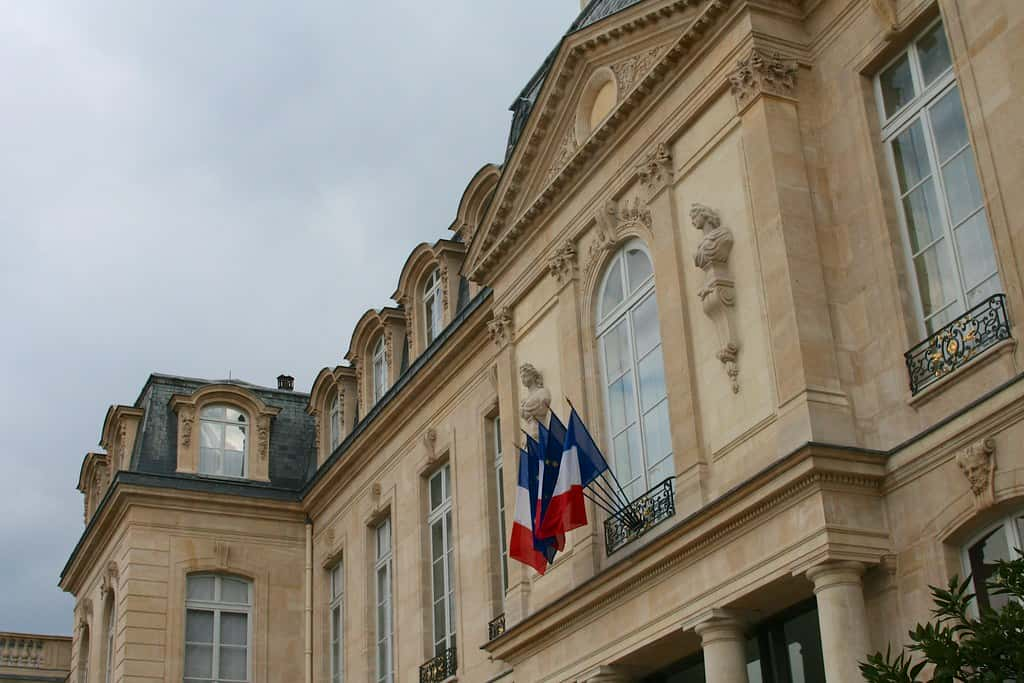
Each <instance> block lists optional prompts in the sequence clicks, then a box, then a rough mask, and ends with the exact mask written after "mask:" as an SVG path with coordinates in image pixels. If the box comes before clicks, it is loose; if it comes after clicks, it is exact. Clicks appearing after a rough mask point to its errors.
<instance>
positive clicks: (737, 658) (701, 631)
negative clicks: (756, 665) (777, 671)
mask: <svg viewBox="0 0 1024 683" xmlns="http://www.w3.org/2000/svg"><path fill="white" fill-rule="evenodd" d="M744 626H745V625H744V622H743V620H741V619H739V618H738V617H737V616H736V615H734V614H732V613H731V612H729V611H727V610H713V611H712V612H711V614H710V615H709V616H708V618H706V619H705V620H704V621H702V622H700V623H699V624H697V625H696V626H695V627H694V630H695V631H696V632H697V635H699V636H700V639H701V646H702V647H703V648H704V677H705V678H706V679H707V681H708V683H712V682H713V683H748V681H747V652H746V640H747V638H746V635H745V634H744ZM829 683H832V679H829Z"/></svg>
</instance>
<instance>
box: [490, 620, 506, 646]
mask: <svg viewBox="0 0 1024 683" xmlns="http://www.w3.org/2000/svg"><path fill="white" fill-rule="evenodd" d="M504 632H505V615H504V614H499V615H498V616H496V617H494V618H493V619H491V620H490V622H488V624H487V640H494V639H495V638H497V637H498V636H500V635H501V634H502V633H504Z"/></svg>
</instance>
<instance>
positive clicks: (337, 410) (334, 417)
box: [327, 390, 342, 452]
mask: <svg viewBox="0 0 1024 683" xmlns="http://www.w3.org/2000/svg"><path fill="white" fill-rule="evenodd" d="M341 424H342V407H341V392H340V391H338V390H335V392H334V398H333V399H331V404H330V407H329V413H328V435H327V436H328V443H330V450H331V452H334V449H335V448H337V447H338V446H339V445H340V444H341Z"/></svg>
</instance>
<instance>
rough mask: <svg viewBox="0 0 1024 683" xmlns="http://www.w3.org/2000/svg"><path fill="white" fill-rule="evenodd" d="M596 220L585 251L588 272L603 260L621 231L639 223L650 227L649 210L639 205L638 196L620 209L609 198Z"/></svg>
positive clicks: (616, 203) (617, 239)
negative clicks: (586, 251)
mask: <svg viewBox="0 0 1024 683" xmlns="http://www.w3.org/2000/svg"><path fill="white" fill-rule="evenodd" d="M596 221H597V231H596V233H595V235H594V241H593V242H592V243H591V244H590V249H589V251H588V253H587V272H588V273H589V272H591V271H593V270H594V269H595V268H596V267H597V266H598V264H600V262H601V261H602V260H603V258H604V255H605V253H606V252H607V251H608V250H609V249H611V248H612V247H613V246H615V243H616V242H618V241H619V235H620V234H621V233H622V232H624V231H625V230H627V229H629V228H630V227H636V226H641V225H642V226H644V227H646V228H647V229H650V227H651V224H652V220H651V211H650V209H648V208H647V207H645V206H641V204H640V198H639V197H637V198H635V199H634V200H633V203H632V204H630V203H629V202H628V201H627V202H625V204H624V206H623V207H622V208H621V209H620V208H619V204H618V202H616V201H615V200H614V199H609V200H608V201H606V202H605V203H604V208H603V209H602V210H601V211H599V212H598V214H597V217H596Z"/></svg>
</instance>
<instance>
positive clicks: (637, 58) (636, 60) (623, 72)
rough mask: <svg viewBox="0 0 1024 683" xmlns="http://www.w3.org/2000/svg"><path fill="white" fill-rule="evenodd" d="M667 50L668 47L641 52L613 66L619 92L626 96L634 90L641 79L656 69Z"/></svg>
mask: <svg viewBox="0 0 1024 683" xmlns="http://www.w3.org/2000/svg"><path fill="white" fill-rule="evenodd" d="M667 49H668V48H667V47H654V48H651V49H650V50H647V51H646V52H641V53H640V54H638V55H633V56H632V57H630V58H628V59H624V60H622V61H621V62H619V63H618V64H613V65H612V66H611V69H612V73H614V74H615V80H616V81H617V83H618V86H619V92H620V93H621V94H623V95H624V94H626V93H628V92H629V91H630V90H632V89H633V86H635V85H636V84H637V83H638V82H639V80H640V77H641V76H643V75H644V74H646V73H647V72H648V71H650V70H651V69H652V68H654V65H655V64H657V63H658V60H659V59H661V56H662V55H663V54H665V51H666V50H667ZM620 99H621V98H620Z"/></svg>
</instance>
